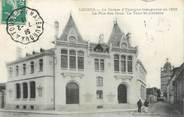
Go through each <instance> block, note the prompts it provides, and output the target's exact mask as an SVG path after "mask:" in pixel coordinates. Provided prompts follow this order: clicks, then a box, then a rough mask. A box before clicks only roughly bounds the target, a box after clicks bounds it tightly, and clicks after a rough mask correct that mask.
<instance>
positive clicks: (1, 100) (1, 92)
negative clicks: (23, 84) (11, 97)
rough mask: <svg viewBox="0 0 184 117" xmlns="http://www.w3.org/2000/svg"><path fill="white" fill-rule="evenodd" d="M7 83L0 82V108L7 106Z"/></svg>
mask: <svg viewBox="0 0 184 117" xmlns="http://www.w3.org/2000/svg"><path fill="white" fill-rule="evenodd" d="M5 90H6V87H5V83H0V108H4V106H5Z"/></svg>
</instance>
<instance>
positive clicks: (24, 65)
mask: <svg viewBox="0 0 184 117" xmlns="http://www.w3.org/2000/svg"><path fill="white" fill-rule="evenodd" d="M25 74H26V64H23V75H25Z"/></svg>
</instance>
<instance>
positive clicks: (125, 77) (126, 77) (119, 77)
mask: <svg viewBox="0 0 184 117" xmlns="http://www.w3.org/2000/svg"><path fill="white" fill-rule="evenodd" d="M114 78H115V79H116V80H118V79H121V80H132V78H133V76H130V75H114Z"/></svg>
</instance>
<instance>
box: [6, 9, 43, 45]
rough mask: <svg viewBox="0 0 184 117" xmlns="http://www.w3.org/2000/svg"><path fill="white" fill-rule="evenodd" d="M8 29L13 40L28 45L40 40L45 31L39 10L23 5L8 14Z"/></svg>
mask: <svg viewBox="0 0 184 117" xmlns="http://www.w3.org/2000/svg"><path fill="white" fill-rule="evenodd" d="M6 31H7V33H8V34H9V35H10V37H11V39H12V40H13V41H15V42H18V43H21V44H25V45H26V44H29V43H33V42H36V41H38V40H39V37H40V36H41V35H42V34H43V31H44V21H43V19H42V17H41V16H40V14H39V12H38V11H37V10H35V9H32V8H29V7H21V8H18V9H15V10H13V11H12V12H11V14H10V15H9V16H8V18H7V21H6Z"/></svg>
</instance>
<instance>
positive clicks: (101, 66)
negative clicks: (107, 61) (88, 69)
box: [100, 59, 104, 71]
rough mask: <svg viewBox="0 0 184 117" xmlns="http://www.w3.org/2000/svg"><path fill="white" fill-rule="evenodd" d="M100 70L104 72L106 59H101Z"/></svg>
mask: <svg viewBox="0 0 184 117" xmlns="http://www.w3.org/2000/svg"><path fill="white" fill-rule="evenodd" d="M100 70H101V71H104V59H100Z"/></svg>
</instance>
